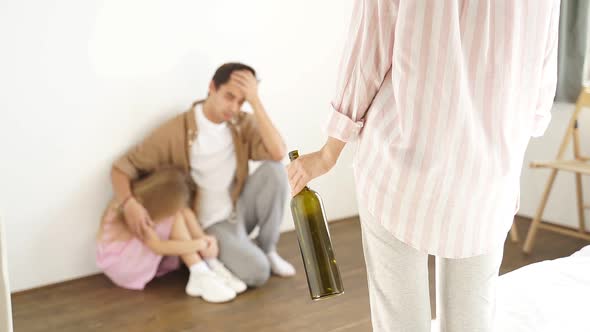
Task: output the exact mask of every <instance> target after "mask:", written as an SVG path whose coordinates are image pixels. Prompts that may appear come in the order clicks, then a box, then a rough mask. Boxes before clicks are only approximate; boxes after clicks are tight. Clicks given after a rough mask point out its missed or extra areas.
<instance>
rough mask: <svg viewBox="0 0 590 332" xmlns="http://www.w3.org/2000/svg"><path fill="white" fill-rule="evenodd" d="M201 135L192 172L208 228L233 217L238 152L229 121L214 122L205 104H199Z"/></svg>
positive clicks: (192, 158)
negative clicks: (233, 185)
mask: <svg viewBox="0 0 590 332" xmlns="http://www.w3.org/2000/svg"><path fill="white" fill-rule="evenodd" d="M195 113H196V122H197V130H198V134H197V138H196V139H195V141H194V142H193V144H192V146H191V151H190V165H191V176H192V178H193V180H194V181H195V183H196V184H197V186H198V187H199V200H200V203H199V211H198V212H199V215H198V216H197V218H198V220H199V222H200V224H201V226H202V227H203V228H204V229H205V228H207V227H209V226H211V225H213V224H215V223H217V222H220V221H223V220H226V219H227V218H229V216H230V214H231V212H232V210H233V203H232V199H231V194H230V189H231V184H232V181H233V179H234V176H235V172H236V155H235V150H234V149H235V148H234V143H233V139H232V134H231V131H230V129H229V127H228V125H227V123H225V122H224V123H221V124H216V123H213V122H211V121H210V120H209V119H207V117H205V114H204V113H203V106H202V105H197V107H196V108H195Z"/></svg>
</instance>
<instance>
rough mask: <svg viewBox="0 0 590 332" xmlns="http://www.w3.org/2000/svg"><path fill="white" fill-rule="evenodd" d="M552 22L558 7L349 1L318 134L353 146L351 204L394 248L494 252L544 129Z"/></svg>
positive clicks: (552, 82)
mask: <svg viewBox="0 0 590 332" xmlns="http://www.w3.org/2000/svg"><path fill="white" fill-rule="evenodd" d="M558 19H559V0H518V1H514V0H487V1H469V0H444V1H443V0H441V1H439V0H432V1H428V0H408V1H404V0H397V1H394V0H364V1H361V0H359V1H357V2H356V5H355V9H354V12H353V17H352V21H351V28H350V38H349V40H348V42H347V46H346V48H345V51H344V56H343V59H342V62H341V75H340V78H339V83H338V87H337V94H336V97H335V98H334V100H333V102H332V106H333V108H334V112H333V113H332V114H331V117H330V120H329V122H328V126H327V132H328V135H329V136H331V137H335V138H338V139H340V140H342V141H350V140H356V142H357V143H356V144H357V153H356V156H355V160H354V173H355V178H356V182H357V193H358V196H359V203H360V204H362V205H364V207H366V208H367V209H368V211H369V212H370V213H371V214H372V215H373V216H374V217H375V218H376V220H378V221H379V222H380V223H381V224H382V225H383V226H384V227H385V228H386V229H387V230H388V231H390V232H391V233H392V234H393V235H394V236H395V237H396V238H398V239H399V240H401V241H403V242H404V243H406V244H408V245H410V246H412V247H414V248H416V249H418V250H420V251H423V252H427V253H429V254H434V255H439V256H442V257H448V258H463V257H471V256H476V255H479V254H483V253H486V252H489V251H490V250H492V249H494V248H498V247H500V246H501V245H502V243H503V242H504V240H505V238H506V234H507V232H508V230H509V229H510V226H511V224H512V220H513V217H514V214H515V213H516V210H517V209H518V199H519V195H520V194H519V181H520V172H521V168H522V163H523V156H524V152H525V149H526V147H527V144H528V142H529V140H530V137H531V136H534V137H536V136H540V135H542V134H543V133H544V131H545V129H546V127H547V125H548V123H549V121H550V119H551V114H550V110H551V106H552V103H553V97H554V94H555V86H556V79H557V64H556V63H557V52H556V51H557V32H558ZM355 114H356V115H355Z"/></svg>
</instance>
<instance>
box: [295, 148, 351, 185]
mask: <svg viewBox="0 0 590 332" xmlns="http://www.w3.org/2000/svg"><path fill="white" fill-rule="evenodd" d="M345 144H346V142H342V141H339V140H337V139H335V138H332V137H329V138H328V141H327V142H326V144H325V145H324V146H323V147H322V149H321V150H319V151H316V152H312V153H310V154H306V155H302V156H300V157H299V158H297V159H296V160H294V161H292V162H291V163H290V164H289V165H288V166H287V175H288V177H289V185H290V186H291V196H295V195H297V194H298V193H299V192H300V191H301V190H302V189H303V188H304V187H305V186H306V185H307V184H308V183H309V181H311V180H313V179H315V178H317V177H319V176H321V175H324V174H326V173H327V172H328V171H330V170H331V169H332V168H333V167H334V165H336V162H337V161H338V157H339V156H340V153H341V152H342V149H343V148H344V145H345Z"/></svg>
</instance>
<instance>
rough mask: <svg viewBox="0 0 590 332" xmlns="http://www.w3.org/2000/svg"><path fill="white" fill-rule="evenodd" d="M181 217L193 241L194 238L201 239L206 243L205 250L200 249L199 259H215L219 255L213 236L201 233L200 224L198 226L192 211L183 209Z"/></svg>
mask: <svg viewBox="0 0 590 332" xmlns="http://www.w3.org/2000/svg"><path fill="white" fill-rule="evenodd" d="M182 215H183V216H184V220H185V221H186V226H187V228H188V231H189V233H191V236H192V238H193V239H196V238H199V239H201V238H202V239H204V240H205V241H207V247H206V248H205V249H202V250H200V251H199V254H200V255H201V257H203V258H215V257H217V256H218V255H219V245H218V244H217V239H216V238H215V237H214V236H210V235H207V234H206V233H205V232H204V231H203V228H202V227H201V224H199V221H198V220H197V217H196V216H195V213H194V212H193V211H192V210H190V209H184V210H183V211H182Z"/></svg>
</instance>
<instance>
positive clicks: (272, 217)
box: [205, 161, 288, 287]
mask: <svg viewBox="0 0 590 332" xmlns="http://www.w3.org/2000/svg"><path fill="white" fill-rule="evenodd" d="M287 186H288V181H287V173H286V170H285V166H283V165H282V164H281V163H279V162H272V161H265V162H263V163H262V165H260V167H258V169H257V170H256V171H255V172H254V173H253V174H251V175H250V176H249V177H248V179H247V180H246V184H245V185H244V190H243V191H242V194H241V196H240V199H239V200H238V205H237V216H236V218H235V220H225V221H222V222H219V223H216V224H213V225H212V226H210V227H208V228H207V229H205V232H206V233H207V234H209V235H213V236H215V237H216V238H217V241H218V243H219V260H220V261H221V262H222V263H223V264H225V266H226V267H227V268H228V269H230V270H231V271H232V272H233V273H234V274H235V275H236V276H237V277H238V278H240V279H241V280H242V281H244V282H245V283H246V284H247V285H248V286H250V287H257V286H261V285H262V284H264V283H265V282H266V281H267V280H268V278H269V277H270V264H269V261H268V258H267V257H266V253H268V252H271V251H274V250H276V244H277V242H278V241H279V228H280V226H281V222H282V220H283V214H284V210H285V203H286V199H287V196H288V192H287ZM256 226H258V227H259V232H258V236H257V237H256V239H255V240H254V241H252V240H251V239H250V238H249V236H248V235H249V234H250V233H251V232H252V231H253V230H254V229H255V228H256Z"/></svg>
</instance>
